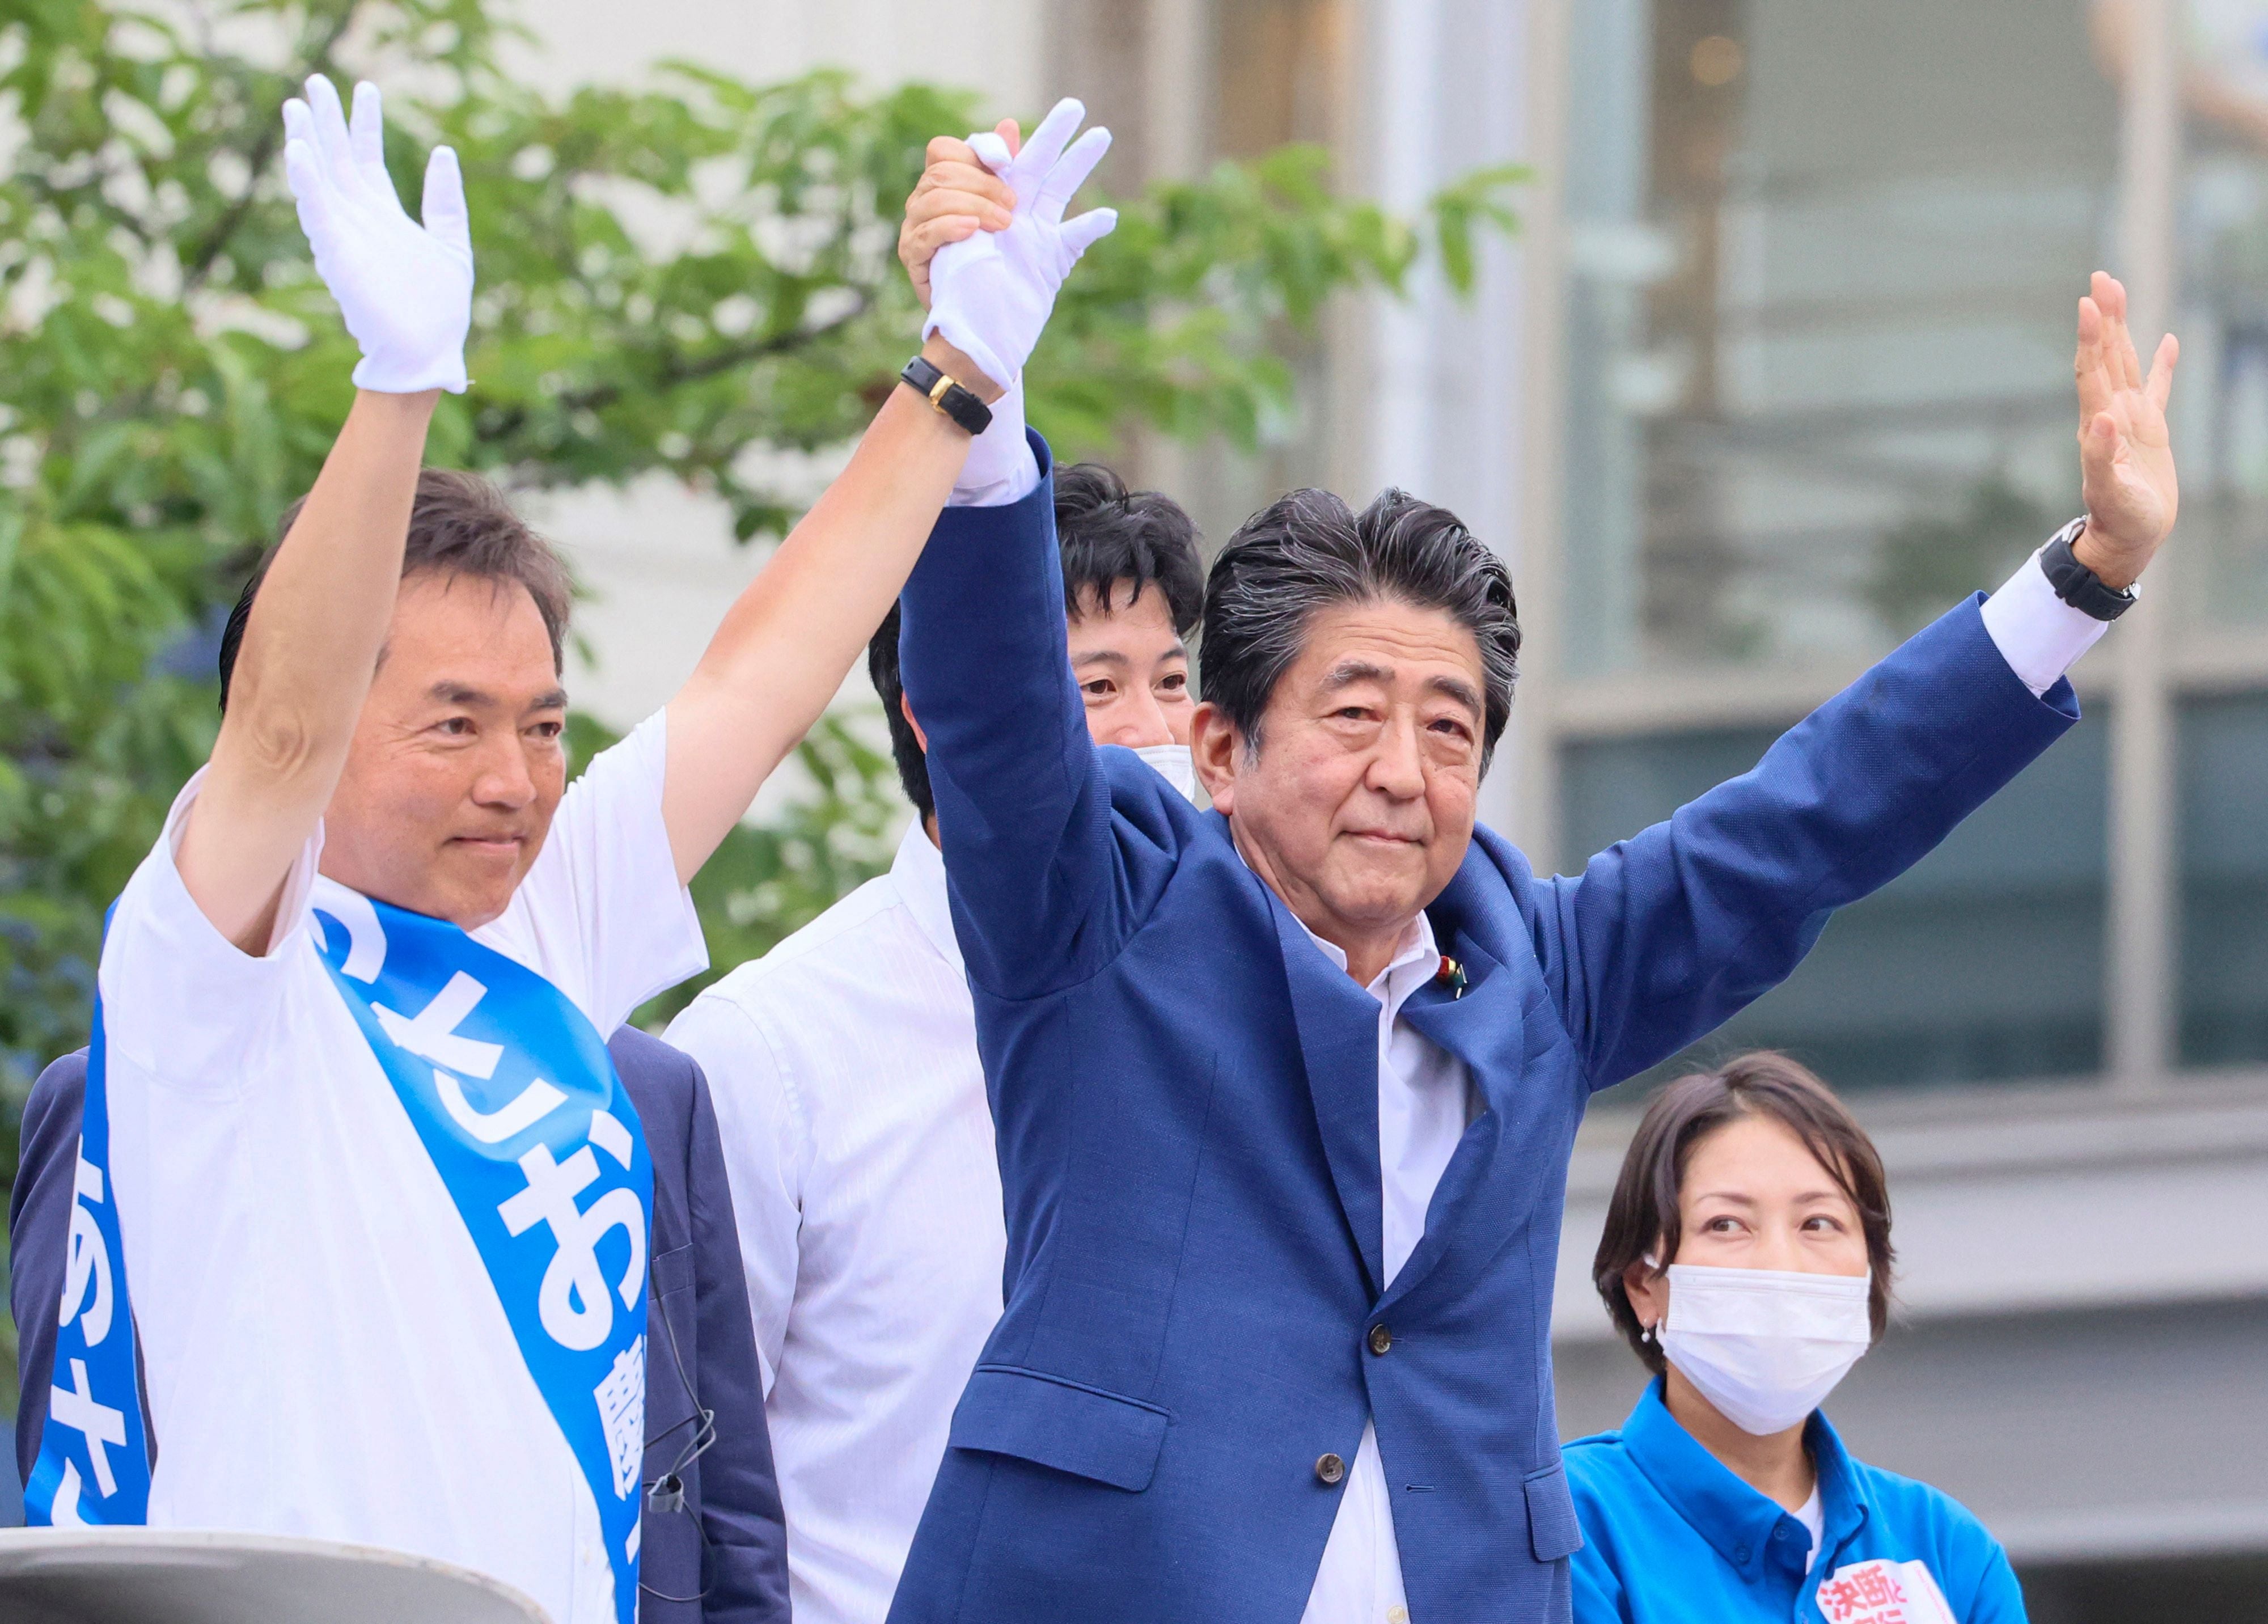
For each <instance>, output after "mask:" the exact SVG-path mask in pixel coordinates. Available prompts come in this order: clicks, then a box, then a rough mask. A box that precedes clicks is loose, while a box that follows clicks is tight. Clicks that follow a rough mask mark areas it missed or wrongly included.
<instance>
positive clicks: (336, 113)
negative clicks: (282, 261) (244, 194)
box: [284, 74, 473, 395]
mask: <svg viewBox="0 0 2268 1624" xmlns="http://www.w3.org/2000/svg"><path fill="white" fill-rule="evenodd" d="M385 129H386V127H385V122H384V116H383V114H381V112H380V110H379V98H378V86H376V85H371V84H366V83H365V84H361V85H356V86H355V93H354V124H353V127H352V128H351V129H350V128H349V127H348V124H347V121H346V117H345V114H343V112H342V110H341V108H340V107H339V92H337V90H336V89H335V88H334V87H333V86H332V85H331V82H330V80H328V79H327V78H324V77H323V76H322V75H320V74H317V75H315V76H313V78H309V79H308V81H307V100H305V101H301V100H297V99H296V98H295V99H294V100H290V101H287V102H285V103H284V135H285V137H286V139H285V141H284V174H285V176H286V178H288V179H289V180H290V181H291V196H292V198H293V200H294V201H295V202H296V203H298V206H299V225H300V227H301V229H303V230H304V231H306V233H307V242H308V246H309V247H312V248H313V249H314V251H315V269H316V271H317V272H318V273H319V274H320V276H321V277H322V278H323V282H324V284H325V285H326V286H327V287H328V288H329V289H330V290H331V295H332V297H333V298H335V299H337V300H338V301H339V310H340V313H341V314H342V315H343V316H344V318H345V320H346V324H347V331H349V332H350V333H352V334H353V335H354V336H355V342H356V343H358V344H360V345H361V346H362V361H361V364H360V365H357V367H356V368H355V371H354V380H355V387H356V388H362V389H370V390H373V391H376V392H377V393H379V394H382V395H415V394H418V393H421V392H422V391H424V390H427V389H447V390H449V391H450V392H451V393H452V394H457V395H461V394H463V393H464V391H465V388H466V386H467V383H468V379H467V378H466V376H465V335H466V332H467V331H468V329H469V328H471V326H472V321H473V243H472V234H471V231H470V229H469V227H468V224H467V221H466V218H465V182H464V177H463V176H462V175H461V174H460V173H459V172H458V169H457V155H456V153H455V152H454V151H452V150H451V149H450V148H448V147H446V146H442V147H435V148H434V149H433V156H432V158H431V161H430V162H428V163H427V164H426V166H425V199H424V204H423V210H422V212H423V215H424V217H425V223H424V224H423V225H419V224H418V223H417V222H416V221H415V220H413V219H411V218H409V213H408V212H407V211H406V210H404V209H403V208H402V206H401V198H400V197H398V196H396V195H395V193H394V182H393V181H391V180H390V179H389V178H388V177H387V173H386V144H385Z"/></svg>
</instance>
